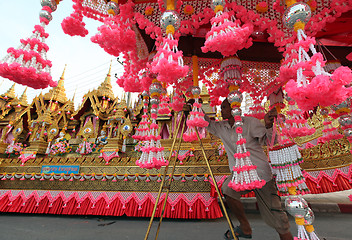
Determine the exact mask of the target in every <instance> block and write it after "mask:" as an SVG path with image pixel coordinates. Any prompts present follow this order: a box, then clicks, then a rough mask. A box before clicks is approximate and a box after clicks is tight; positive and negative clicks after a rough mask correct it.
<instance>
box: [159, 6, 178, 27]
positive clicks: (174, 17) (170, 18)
mask: <svg viewBox="0 0 352 240" xmlns="http://www.w3.org/2000/svg"><path fill="white" fill-rule="evenodd" d="M169 25H172V26H173V27H174V28H175V30H177V29H179V27H180V26H181V20H180V17H179V16H178V13H177V12H176V11H173V10H166V11H165V12H164V13H163V15H161V18H160V27H161V28H162V29H164V30H165V31H166V28H167V26H169Z"/></svg>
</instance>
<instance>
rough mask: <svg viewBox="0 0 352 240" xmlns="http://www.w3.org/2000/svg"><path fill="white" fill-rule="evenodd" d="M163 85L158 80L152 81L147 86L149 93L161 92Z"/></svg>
mask: <svg viewBox="0 0 352 240" xmlns="http://www.w3.org/2000/svg"><path fill="white" fill-rule="evenodd" d="M162 89H163V87H162V86H161V84H160V83H159V82H154V83H152V84H151V85H150V87H149V93H150V95H151V96H152V95H153V94H154V93H159V94H161V92H162Z"/></svg>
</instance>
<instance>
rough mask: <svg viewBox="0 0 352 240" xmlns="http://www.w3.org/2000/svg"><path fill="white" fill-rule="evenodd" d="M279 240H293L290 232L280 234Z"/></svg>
mask: <svg viewBox="0 0 352 240" xmlns="http://www.w3.org/2000/svg"><path fill="white" fill-rule="evenodd" d="M279 236H280V240H293V236H292V233H291V232H288V233H285V234H280V233H279Z"/></svg>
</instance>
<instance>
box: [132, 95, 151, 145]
mask: <svg viewBox="0 0 352 240" xmlns="http://www.w3.org/2000/svg"><path fill="white" fill-rule="evenodd" d="M142 98H143V105H144V106H143V115H142V119H141V121H140V122H139V125H138V128H137V129H136V130H135V134H134V135H133V136H132V138H133V139H135V140H138V141H145V140H146V138H147V137H148V130H149V124H150V122H149V116H148V102H149V100H148V98H149V96H148V92H146V91H144V92H143V93H142Z"/></svg>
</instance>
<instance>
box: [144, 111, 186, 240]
mask: <svg viewBox="0 0 352 240" xmlns="http://www.w3.org/2000/svg"><path fill="white" fill-rule="evenodd" d="M182 118H183V114H182V115H181V119H182ZM181 122H182V121H181V120H180V122H179V124H178V125H177V127H176V132H175V134H174V139H173V141H172V145H171V148H170V154H169V159H168V161H169V162H170V160H171V157H172V153H173V151H174V148H175V143H176V139H177V133H178V131H179V130H180V126H181ZM168 169H169V166H168V165H167V166H165V170H164V175H163V177H162V180H161V183H160V188H159V192H158V196H157V198H156V200H155V205H154V208H153V212H152V216H151V217H150V221H149V226H148V229H147V233H146V234H145V237H144V240H147V239H148V236H149V233H150V229H151V227H152V224H153V220H154V217H155V213H156V209H157V207H158V202H159V199H160V196H161V192H162V190H163V186H164V183H165V177H166V173H167V171H168Z"/></svg>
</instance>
